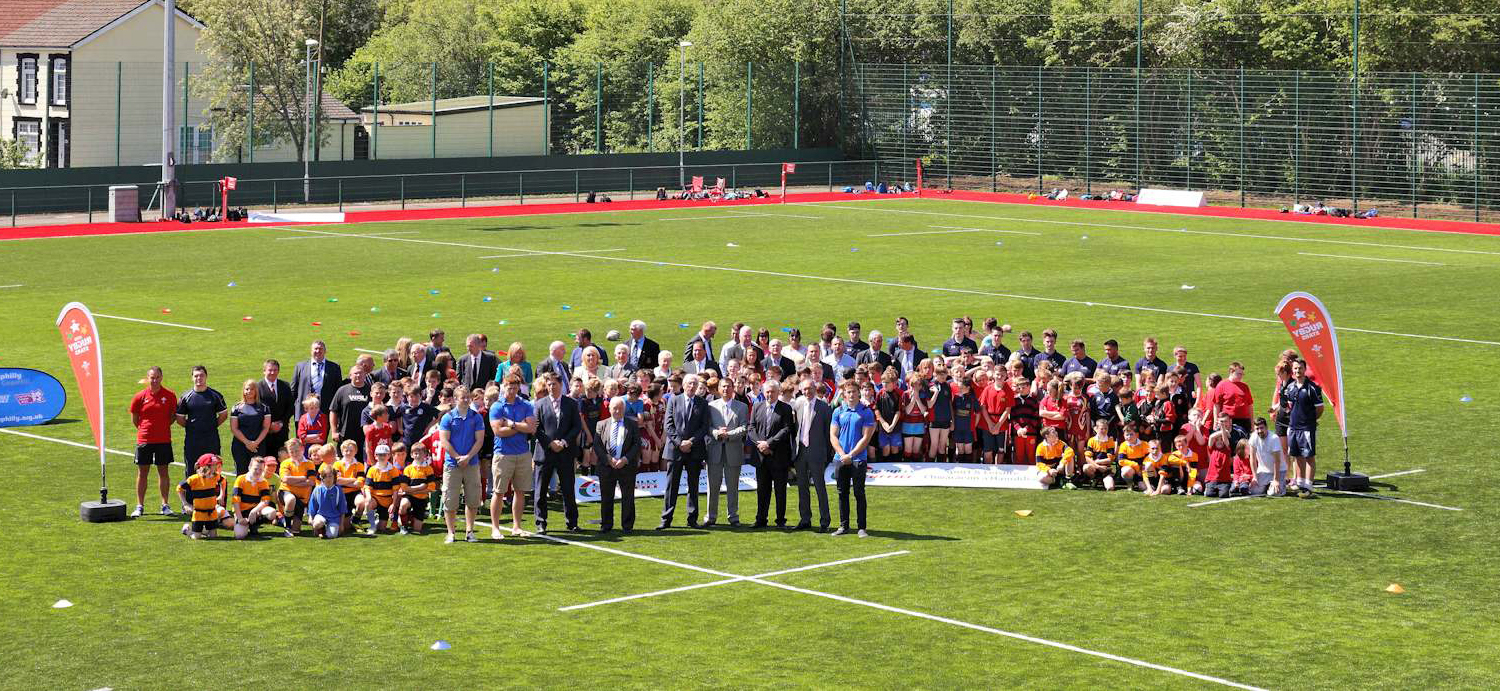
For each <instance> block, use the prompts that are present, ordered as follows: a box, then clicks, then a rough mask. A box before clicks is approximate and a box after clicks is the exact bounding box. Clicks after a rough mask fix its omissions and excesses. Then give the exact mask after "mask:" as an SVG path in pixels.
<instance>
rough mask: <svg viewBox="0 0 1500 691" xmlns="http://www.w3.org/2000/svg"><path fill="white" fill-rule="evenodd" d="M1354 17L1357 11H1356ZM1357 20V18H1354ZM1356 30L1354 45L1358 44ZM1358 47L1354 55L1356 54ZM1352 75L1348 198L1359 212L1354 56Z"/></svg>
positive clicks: (1357, 110) (1356, 89)
mask: <svg viewBox="0 0 1500 691" xmlns="http://www.w3.org/2000/svg"><path fill="white" fill-rule="evenodd" d="M1354 16H1356V17H1358V16H1359V13H1358V12H1356V13H1355V15H1354ZM1356 21H1358V20H1356ZM1358 35H1359V33H1358V30H1357V29H1356V32H1355V36H1356V38H1355V46H1358V45H1359V39H1358V38H1357V37H1358ZM1358 50H1359V49H1358V48H1357V47H1356V48H1355V51H1356V52H1355V55H1356V56H1358V55H1359V53H1358ZM1354 65H1355V67H1354V77H1353V78H1352V79H1350V81H1349V105H1350V109H1349V151H1350V155H1349V200H1350V202H1351V203H1350V206H1352V207H1353V209H1354V213H1359V58H1358V57H1355V62H1354Z"/></svg>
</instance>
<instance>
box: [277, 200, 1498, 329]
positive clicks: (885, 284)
mask: <svg viewBox="0 0 1500 691" xmlns="http://www.w3.org/2000/svg"><path fill="white" fill-rule="evenodd" d="M831 208H842V207H831ZM289 230H295V229H289ZM298 232H303V233H319V232H322V231H316V230H298ZM372 239H374V240H389V241H391V242H412V243H418V244H424V245H443V246H449V247H471V248H477V249H487V250H509V251H512V252H515V251H520V252H528V251H530V250H523V249H519V248H514V247H496V246H493V245H475V244H471V243H462V242H443V241H440V240H417V239H415V238H392V237H373V238H372ZM557 254H561V255H565V256H569V257H583V258H586V259H598V260H600V261H612V262H629V263H632V264H653V265H656V266H675V267H678V268H684V269H702V270H705V271H725V272H730V273H743V274H751V275H756V276H779V277H782V278H800V279H806V280H810V281H828V282H832V283H852V284H856V285H868V286H880V287H885V288H907V289H911V290H928V291H933V292H939V293H954V294H958V295H977V296H981V297H995V298H1006V299H1011V300H1034V301H1037V302H1050V303H1056V304H1065V305H1085V306H1088V307H1108V308H1112V309H1121V310H1132V311H1137V312H1153V313H1156V314H1176V315H1180V316H1186V317H1212V318H1214V319H1232V320H1235V321H1246V322H1258V323H1262V324H1280V323H1281V322H1279V321H1277V320H1275V319H1265V318H1262V317H1242V316H1238V315H1233V314H1213V313H1211V312H1191V311H1187V310H1174V309H1167V308H1164V307H1143V306H1139V305H1120V304H1115V303H1109V302H1090V301H1087V300H1070V299H1067V298H1052V297H1045V296H1040V295H1021V294H1017V293H997V292H989V291H984V290H970V289H966V288H944V287H942V286H923V285H915V284H912V283H894V282H887V281H871V280H865V279H858V278H839V277H836V276H816V275H812V274H794V273H788V272H785V271H765V270H761V269H741V268H738V267H733V266H710V265H705V264H687V263H684V262H662V261H656V260H653V259H633V258H630V257H602V256H596V255H591V254H580V253H577V252H558V253H557ZM1339 330H1340V331H1352V332H1356V333H1367V334H1377V335H1381V336H1401V337H1404V338H1418V339H1423V340H1431V341H1447V342H1452V343H1473V344H1476V345H1492V346H1500V341H1484V340H1479V339H1473V338H1458V337H1455V336H1430V335H1425V334H1409V333H1400V332H1396V331H1379V330H1375V329H1359V328H1355V327H1350V326H1341V327H1339Z"/></svg>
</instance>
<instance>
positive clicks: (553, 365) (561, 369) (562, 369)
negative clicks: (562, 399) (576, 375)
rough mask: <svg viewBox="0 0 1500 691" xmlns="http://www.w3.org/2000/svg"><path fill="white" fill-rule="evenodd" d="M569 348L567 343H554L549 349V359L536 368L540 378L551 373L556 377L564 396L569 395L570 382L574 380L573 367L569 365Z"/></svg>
mask: <svg viewBox="0 0 1500 691" xmlns="http://www.w3.org/2000/svg"><path fill="white" fill-rule="evenodd" d="M567 348H568V346H567V344H566V343H563V342H562V341H553V342H552V345H551V346H549V347H548V348H547V353H548V355H547V359H546V360H543V361H542V362H541V364H538V365H537V367H536V376H538V377H540V376H542V375H543V374H547V373H549V372H550V373H552V374H553V375H554V376H556V377H557V381H558V384H559V385H560V386H561V387H562V392H563V394H567V393H568V382H570V381H572V380H573V367H572V366H571V365H569V364H568V357H567V356H568V353H567Z"/></svg>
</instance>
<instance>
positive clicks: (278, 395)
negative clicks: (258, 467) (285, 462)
mask: <svg viewBox="0 0 1500 691" xmlns="http://www.w3.org/2000/svg"><path fill="white" fill-rule="evenodd" d="M259 388H260V392H259V393H260V402H261V405H264V406H265V407H266V408H267V409H268V410H270V411H271V430H270V431H269V432H267V433H266V438H265V441H264V442H262V443H261V445H260V450H261V455H264V456H273V457H274V456H275V455H276V452H278V451H280V450H281V447H282V445H284V444H286V440H287V439H288V438H290V437H291V434H292V426H293V425H292V423H293V421H294V419H295V418H296V416H297V411H298V410H299V409H301V408H302V406H301V405H300V404H299V403H298V401H297V396H296V394H295V393H293V391H292V386H291V384H288V383H286V382H284V381H282V380H281V363H280V362H277V361H276V360H266V363H265V370H264V376H263V378H262V379H261V380H260V387H259Z"/></svg>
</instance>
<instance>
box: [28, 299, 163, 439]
mask: <svg viewBox="0 0 1500 691" xmlns="http://www.w3.org/2000/svg"><path fill="white" fill-rule="evenodd" d="M95 316H97V315H95ZM0 432H4V433H6V434H14V435H16V436H18V437H26V438H27V439H39V440H41V441H50V442H55V443H58V444H67V445H68V446H76V447H78V448H80V449H88V450H90V451H98V450H99V447H97V446H94V445H93V444H84V443H81V442H76V441H69V440H67V439H56V438H53V437H44V436H42V435H40V434H32V433H30V432H17V431H16V430H13V429H4V428H0ZM104 451H105V452H106V453H112V454H115V455H116V456H128V457H130V458H135V454H133V453H129V452H126V451H117V450H115V449H105V450H104ZM176 465H182V464H181V463H178V464H176Z"/></svg>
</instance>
